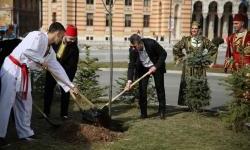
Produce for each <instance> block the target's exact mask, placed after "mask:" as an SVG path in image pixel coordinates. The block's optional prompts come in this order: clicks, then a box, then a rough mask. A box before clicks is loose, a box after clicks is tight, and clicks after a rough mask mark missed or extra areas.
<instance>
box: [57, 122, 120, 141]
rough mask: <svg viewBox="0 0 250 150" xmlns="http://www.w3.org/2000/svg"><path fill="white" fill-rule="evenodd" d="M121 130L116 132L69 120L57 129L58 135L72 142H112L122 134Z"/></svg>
mask: <svg viewBox="0 0 250 150" xmlns="http://www.w3.org/2000/svg"><path fill="white" fill-rule="evenodd" d="M121 134H122V133H121V132H114V131H111V130H109V129H106V128H104V127H101V126H100V127H98V126H94V125H89V124H82V123H79V122H74V121H67V122H65V123H64V125H63V126H62V127H60V128H59V129H58V131H57V136H58V137H59V138H61V139H63V140H65V141H67V142H70V143H79V142H90V143H91V142H97V141H101V142H111V141H113V140H115V139H117V138H119V137H120V136H121Z"/></svg>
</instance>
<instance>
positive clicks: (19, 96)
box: [0, 22, 78, 146]
mask: <svg viewBox="0 0 250 150" xmlns="http://www.w3.org/2000/svg"><path fill="white" fill-rule="evenodd" d="M64 32H65V29H64V27H63V26H62V24H60V23H58V22H55V23H52V24H51V26H50V27H49V30H48V33H47V34H46V33H43V32H40V31H33V32H30V33H29V34H28V35H27V36H26V37H25V38H24V39H23V41H22V42H21V43H20V44H19V45H18V46H17V47H16V48H15V49H14V50H13V52H12V53H11V54H10V55H9V56H8V57H6V58H5V61H4V63H3V66H2V68H1V72H0V76H1V81H2V88H1V93H0V122H1V123H0V144H1V145H0V146H6V145H8V144H7V142H6V141H5V136H6V134H7V127H8V122H9V117H10V112H11V108H12V107H13V111H14V118H15V125H16V130H17V135H18V138H20V139H23V140H28V141H30V140H32V137H34V131H33V130H32V129H31V127H30V124H31V114H32V96H31V82H30V75H29V70H33V69H41V68H45V69H47V70H48V71H50V72H51V74H52V75H53V76H54V78H55V80H56V81H57V83H58V84H59V85H60V86H61V87H62V88H63V89H64V90H65V91H66V92H68V91H72V92H74V93H78V89H77V88H76V87H75V86H74V85H73V84H72V82H71V81H70V80H69V78H68V76H67V75H66V73H65V71H64V69H63V68H62V66H61V65H60V64H59V62H58V61H57V60H56V54H55V52H54V50H53V49H52V47H51V44H53V43H59V42H60V41H61V40H62V38H63V36H64Z"/></svg>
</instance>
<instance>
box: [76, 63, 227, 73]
mask: <svg viewBox="0 0 250 150" xmlns="http://www.w3.org/2000/svg"><path fill="white" fill-rule="evenodd" d="M80 65H81V66H84V64H83V63H80ZM96 65H97V66H98V67H100V68H108V67H109V66H110V63H109V62H97V63H96ZM113 67H114V68H127V67H128V62H114V63H113ZM166 69H167V70H181V69H182V67H181V65H178V66H176V65H175V64H174V63H167V64H166ZM208 72H215V73H224V69H223V68H208Z"/></svg>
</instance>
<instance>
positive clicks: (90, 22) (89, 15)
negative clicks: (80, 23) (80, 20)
mask: <svg viewBox="0 0 250 150" xmlns="http://www.w3.org/2000/svg"><path fill="white" fill-rule="evenodd" d="M87 26H93V13H87Z"/></svg>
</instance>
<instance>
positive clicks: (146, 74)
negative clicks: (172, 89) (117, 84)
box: [101, 72, 150, 109]
mask: <svg viewBox="0 0 250 150" xmlns="http://www.w3.org/2000/svg"><path fill="white" fill-rule="evenodd" d="M148 75H150V72H147V73H145V74H144V75H143V76H141V77H140V78H138V79H137V80H135V81H134V82H133V83H132V84H131V87H133V86H134V85H135V84H136V83H138V82H139V81H141V80H142V79H143V78H145V77H146V76H148ZM126 91H127V90H126V89H124V90H123V91H122V92H120V93H119V94H118V95H116V96H115V97H114V98H112V100H111V101H110V102H108V103H106V104H105V105H103V106H102V107H101V109H104V108H105V107H107V106H108V105H109V104H110V103H112V102H114V101H115V100H116V99H117V98H118V97H120V96H121V95H122V94H123V93H125V92H126Z"/></svg>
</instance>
